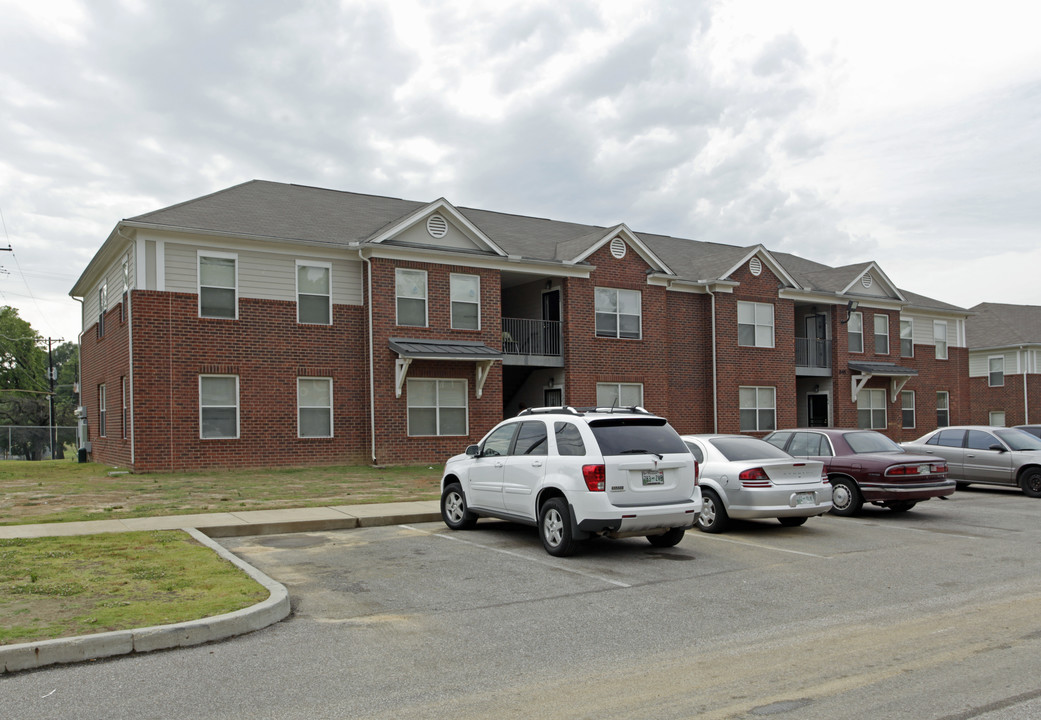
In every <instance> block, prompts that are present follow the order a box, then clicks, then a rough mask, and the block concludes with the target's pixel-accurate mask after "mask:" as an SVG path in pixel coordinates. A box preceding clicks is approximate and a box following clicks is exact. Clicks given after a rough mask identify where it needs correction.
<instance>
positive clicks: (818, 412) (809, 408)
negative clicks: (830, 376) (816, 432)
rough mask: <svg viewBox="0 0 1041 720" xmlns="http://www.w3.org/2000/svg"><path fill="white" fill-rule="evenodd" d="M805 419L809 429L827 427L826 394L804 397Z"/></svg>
mask: <svg viewBox="0 0 1041 720" xmlns="http://www.w3.org/2000/svg"><path fill="white" fill-rule="evenodd" d="M806 417H807V425H809V427H828V396H827V395H826V394H824V393H819V394H814V395H807V396H806Z"/></svg>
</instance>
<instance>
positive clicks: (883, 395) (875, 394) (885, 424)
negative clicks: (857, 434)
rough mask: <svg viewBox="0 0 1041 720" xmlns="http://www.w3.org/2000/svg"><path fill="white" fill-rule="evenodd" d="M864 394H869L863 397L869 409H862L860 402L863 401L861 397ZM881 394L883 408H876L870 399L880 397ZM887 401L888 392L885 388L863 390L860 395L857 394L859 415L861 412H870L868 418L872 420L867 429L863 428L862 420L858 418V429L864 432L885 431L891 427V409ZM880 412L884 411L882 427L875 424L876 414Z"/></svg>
mask: <svg viewBox="0 0 1041 720" xmlns="http://www.w3.org/2000/svg"><path fill="white" fill-rule="evenodd" d="M863 393H867V394H866V395H863V397H864V400H865V401H867V403H868V405H867V407H864V408H861V407H860V401H861V395H862V394H863ZM879 393H881V398H882V404H881V406H875V405H874V404H872V403H871V401H870V399H871V398H873V397H879V395H878V394H879ZM886 400H887V398H886V391H885V389H884V388H862V389H861V391H860V392H859V393H857V413H858V415H859V413H860V411H861V410H867V411H868V417H869V418H871V422H870V423H869V425H868V427H866V428H865V427H862V426H861V425H860V419H859V417H858V419H857V427H860V428H861V429H863V430H885V429H886V428H887V427H889V407H888V403H887V402H886ZM878 410H881V411H882V424H881V425H875V422H874V417H875V413H876V412H877V411H878Z"/></svg>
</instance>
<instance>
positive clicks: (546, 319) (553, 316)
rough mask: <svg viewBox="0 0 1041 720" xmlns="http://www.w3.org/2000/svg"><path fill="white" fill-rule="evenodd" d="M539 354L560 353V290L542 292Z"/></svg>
mask: <svg viewBox="0 0 1041 720" xmlns="http://www.w3.org/2000/svg"><path fill="white" fill-rule="evenodd" d="M542 320H543V325H542V348H543V351H542V353H540V354H541V355H560V324H559V323H560V290H548V291H546V292H544V293H542Z"/></svg>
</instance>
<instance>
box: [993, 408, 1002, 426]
mask: <svg viewBox="0 0 1041 720" xmlns="http://www.w3.org/2000/svg"><path fill="white" fill-rule="evenodd" d="M990 424H991V425H998V426H1000V427H1005V411H1004V410H991V411H990Z"/></svg>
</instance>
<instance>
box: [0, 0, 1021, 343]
mask: <svg viewBox="0 0 1041 720" xmlns="http://www.w3.org/2000/svg"><path fill="white" fill-rule="evenodd" d="M295 5H297V6H298V7H299V9H296V10H294V9H291V8H292V7H293V6H294V3H290V2H285V1H282V0H279V1H274V0H242V1H241V2H228V1H226V0H200V1H199V2H190V1H188V0H179V1H178V2H149V1H148V0H123V1H119V0H90V2H77V1H74V0H66V1H61V2H59V1H53V2H52V1H51V0H35V1H33V2H28V1H27V0H0V18H2V21H0V213H2V216H3V227H2V228H0V232H2V233H3V235H2V236H0V246H4V247H6V246H7V245H8V244H10V245H11V247H12V248H13V252H12V253H7V252H0V265H2V267H3V271H4V272H3V273H0V303H4V304H8V305H12V306H14V307H16V308H18V310H19V312H20V314H21V316H22V317H23V318H25V319H26V320H28V321H29V322H30V323H32V325H33V327H34V328H35V329H36V330H37V331H38V332H40V333H41V334H43V335H44V336H50V337H54V338H59V337H61V338H64V339H66V340H75V339H76V336H77V333H78V332H79V331H80V306H79V304H78V303H76V302H75V301H73V300H72V299H70V298H69V296H68V293H69V290H70V289H71V287H72V285H73V283H74V282H75V281H76V279H77V278H78V277H79V275H80V273H81V272H82V271H83V269H84V268H85V266H86V264H87V262H88V261H89V260H90V258H91V257H92V256H93V255H94V253H95V252H96V251H97V250H98V248H99V247H100V246H101V244H102V242H104V240H105V238H106V237H107V236H108V234H109V233H110V232H111V230H112V228H113V227H114V226H115V224H116V223H117V222H118V221H119V220H121V219H123V218H127V217H132V216H134V215H138V214H141V213H144V212H148V211H151V210H156V209H159V208H161V207H165V206H168V205H172V204H175V203H179V202H182V201H184V200H188V199H191V198H194V197H198V196H200V195H204V194H206V193H209V192H213V191H215V190H219V189H222V188H225V187H229V186H231V185H235V184H238V183H240V182H243V181H246V180H250V179H254V178H256V179H263V180H272V181H278V182H291V183H301V184H307V185H316V186H320V187H326V188H332V189H337V190H348V191H356V192H364V193H374V194H381V195H390V196H394V197H402V198H407V199H410V200H419V201H432V200H435V199H437V198H439V197H445V198H447V199H448V200H449V201H450V202H452V203H453V204H455V205H461V206H468V207H480V208H484V209H489V210H498V211H504V212H511V213H519V214H524V215H535V216H540V217H549V218H553V219H557V220H568V221H574V222H582V223H590V224H597V225H613V224H615V223H619V222H625V223H627V224H628V225H629V227H631V228H633V229H634V230H637V231H646V232H655V233H662V234H669V235H676V236H680V237H690V238H695V239H699V240H710V241H715V242H724V243H730V244H734V245H741V246H747V245H753V244H756V243H762V244H764V245H765V246H766V247H768V248H770V249H773V250H781V251H785V252H792V253H796V254H798V255H801V256H804V257H807V258H811V259H813V260H817V261H819V262H825V263H828V264H831V265H845V264H848V263H853V262H860V261H864V260H875V261H877V262H878V263H879V265H880V266H881V268H882V269H883V271H884V272H885V273H886V274H887V275H888V276H889V277H890V278H891V279H892V280H893V281H894V282H896V284H897V285H898V286H900V287H903V288H905V289H908V290H912V291H914V292H918V293H920V294H923V295H928V296H931V297H934V298H937V299H940V300H943V301H946V302H950V303H954V304H956V305H960V306H963V307H970V306H972V305H974V304H976V303H978V302H982V301H991V302H1011V303H1027V304H1037V305H1041V291H1039V290H1038V288H1039V287H1041V285H1039V282H1038V270H1039V268H1041V242H1039V240H1041V42H1039V41H1038V39H1037V28H1038V25H1039V23H1038V20H1039V19H1041V6H1038V7H1037V8H1035V7H1034V6H1033V5H1032V4H1031V3H1027V2H1023V0H1016V1H1015V2H1011V1H1008V0H989V1H988V2H986V3H980V2H978V1H977V2H972V3H969V2H961V1H960V0H945V1H944V2H939V1H934V0H920V1H918V2H916V1H915V0H901V1H899V2H896V1H891V0H876V1H875V2H872V3H842V2H835V1H834V0H820V1H816V0H786V1H785V2H778V1H777V0H718V1H707V2H700V3H699V2H696V1H694V0H683V1H682V2H680V1H678V0H677V1H676V2H654V1H650V0H642V1H641V2H593V1H588V2H584V1H577V0H576V1H571V0H549V1H548V2H541V1H531V2H512V1H508V0H496V1H495V2H487V1H486V0H474V1H473V2H465V1H458V2H456V1H452V2H448V1H444V2H439V1H431V2H420V1H412V0H385V1H383V2H364V1H359V2H353V1H352V2H339V3H336V2H317V1H316V2H307V3H297V4H295Z"/></svg>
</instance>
